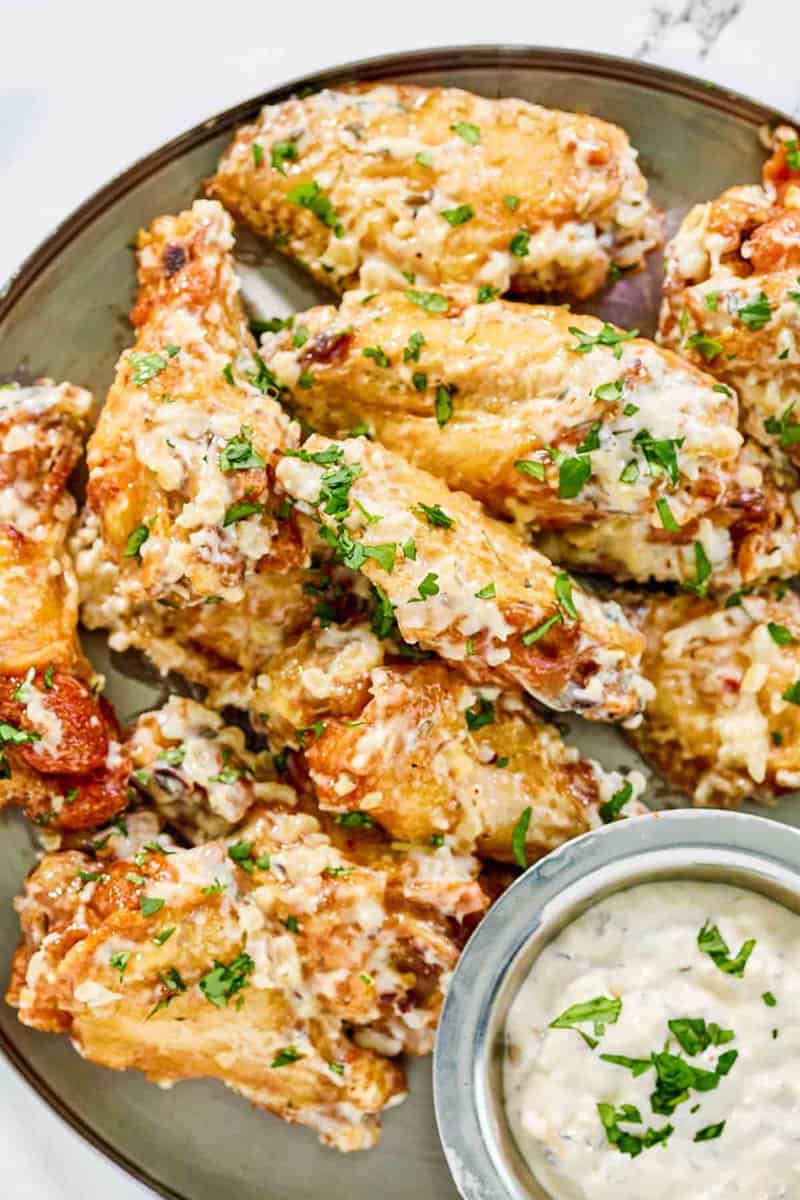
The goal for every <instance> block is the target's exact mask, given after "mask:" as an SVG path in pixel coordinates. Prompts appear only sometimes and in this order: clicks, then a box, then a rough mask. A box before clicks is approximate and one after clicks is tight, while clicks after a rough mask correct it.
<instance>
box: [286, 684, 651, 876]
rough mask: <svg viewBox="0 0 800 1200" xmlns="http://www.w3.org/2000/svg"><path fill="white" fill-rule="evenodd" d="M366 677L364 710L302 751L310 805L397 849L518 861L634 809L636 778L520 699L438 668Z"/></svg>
mask: <svg viewBox="0 0 800 1200" xmlns="http://www.w3.org/2000/svg"><path fill="white" fill-rule="evenodd" d="M369 682H370V696H369V700H368V703H366V704H365V705H364V707H363V708H361V709H360V711H358V712H357V713H355V714H352V715H351V717H350V719H347V720H345V719H343V718H341V717H339V718H337V717H333V718H329V719H327V720H326V721H325V722H324V726H323V728H322V729H321V730H320V732H319V735H318V736H316V737H314V738H312V739H309V744H308V746H307V748H306V750H305V758H306V761H307V763H308V767H309V771H310V777H311V781H312V783H313V784H314V787H315V789H316V795H317V799H318V801H319V804H320V807H321V808H322V809H323V810H326V811H331V812H337V813H339V816H338V818H337V820H338V821H340V822H341V823H342V824H344V825H345V826H350V827H355V828H359V827H363V825H365V824H368V823H369V822H370V821H373V820H374V821H377V822H378V823H379V824H380V825H381V826H382V827H383V828H384V829H386V830H388V832H389V833H390V834H391V835H392V837H393V838H395V839H398V840H399V841H400V842H405V843H410V844H417V845H422V846H428V847H430V846H432V845H433V846H436V845H441V844H445V843H446V844H447V845H449V846H450V847H452V849H453V850H454V851H456V852H458V853H462V854H463V853H477V854H480V855H481V856H483V857H487V858H495V859H499V860H501V861H505V862H515V861H516V862H517V863H519V864H520V865H522V863H524V862H532V861H533V860H534V859H536V858H539V857H540V856H541V855H543V854H547V853H548V852H549V851H550V850H553V849H555V847H556V846H560V845H561V844H562V842H565V841H567V840H568V839H569V838H572V837H577V836H578V835H579V834H581V833H585V832H587V830H588V829H590V828H591V827H592V826H593V825H594V824H599V823H600V821H601V820H603V819H605V820H611V819H614V817H615V816H617V815H620V814H621V815H628V813H629V812H633V811H636V812H639V811H643V810H642V809H641V807H637V806H636V804H635V803H634V804H631V805H629V806H628V805H627V802H628V801H635V799H636V797H637V795H638V793H639V791H640V790H641V785H642V783H643V780H641V777H638V776H637V777H636V779H635V780H631V781H630V782H628V781H626V780H624V779H623V778H622V777H621V776H620V775H619V774H618V773H617V772H610V773H607V772H604V771H603V770H602V768H600V767H599V766H598V765H597V764H596V763H593V762H589V761H586V760H582V759H581V758H580V757H579V755H578V752H577V750H574V749H572V748H569V747H567V746H566V745H565V744H564V742H563V741H562V739H561V737H560V735H559V733H558V732H557V731H556V729H555V728H553V726H551V725H548V724H547V723H546V722H544V721H542V720H541V718H539V717H537V716H536V715H535V714H534V713H533V712H532V710H531V709H530V707H529V706H528V705H527V704H526V703H525V702H524V700H523V698H522V697H521V696H520V695H519V694H518V693H516V694H514V693H509V692H506V693H502V692H501V693H499V694H498V693H497V691H496V689H493V688H490V689H484V690H481V689H473V688H472V687H470V685H469V684H467V683H465V682H464V680H463V679H461V678H459V676H458V675H457V674H456V673H455V672H454V671H453V670H452V669H451V668H449V667H447V666H446V665H445V664H444V663H441V662H428V663H421V664H419V665H406V666H387V667H379V668H376V669H374V670H372V671H371V673H370V681H369ZM612 797H616V800H615V803H614V804H610V803H609V802H610V801H611V800H612ZM598 813H599V814H600V815H599V816H598Z"/></svg>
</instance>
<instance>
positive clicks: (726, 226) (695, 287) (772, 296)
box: [659, 126, 800, 465]
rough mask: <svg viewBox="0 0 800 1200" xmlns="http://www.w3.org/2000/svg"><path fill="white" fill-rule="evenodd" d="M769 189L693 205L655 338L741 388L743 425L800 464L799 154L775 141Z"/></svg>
mask: <svg viewBox="0 0 800 1200" xmlns="http://www.w3.org/2000/svg"><path fill="white" fill-rule="evenodd" d="M774 147H775V148H774V153H773V156H772V158H771V159H770V160H769V161H768V162H767V163H766V164H765V168H764V185H763V186H757V185H751V186H743V187H734V188H730V189H729V190H728V191H726V192H724V193H723V194H722V195H721V196H720V197H718V198H717V199H716V200H713V201H710V202H708V203H705V204H697V205H695V206H694V208H692V209H691V210H690V212H689V213H688V215H687V216H686V217H685V218H684V221H683V224H682V225H681V227H680V229H679V230H678V232H677V234H676V235H675V237H674V238H673V239H672V241H671V242H670V243H669V245H668V247H667V251H666V271H667V273H666V279H665V283H664V301H663V304H662V309H661V320H660V328H659V338H660V340H661V341H662V342H663V343H664V345H668V346H672V347H673V348H674V349H676V350H678V351H679V352H680V353H681V354H682V355H684V356H685V357H686V358H687V359H689V360H691V361H692V362H694V363H696V364H697V365H699V366H701V367H702V368H703V369H704V370H706V371H708V372H710V373H711V374H712V375H715V376H716V377H717V378H718V379H719V380H721V381H722V383H723V384H724V385H728V386H731V387H733V388H736V390H737V392H738V394H739V401H740V406H741V426H742V429H743V430H744V431H746V432H747V433H749V434H750V435H751V436H752V437H754V438H756V439H757V440H758V441H759V442H761V444H762V445H763V446H764V447H765V448H766V449H767V450H768V451H769V452H770V453H773V454H775V455H776V457H777V458H778V460H780V459H782V458H783V457H784V456H788V457H789V458H790V459H792V460H793V461H794V462H795V464H796V465H800V412H797V411H796V405H797V402H798V400H800V339H799V338H798V335H799V334H800V282H798V277H799V276H800V152H798V142H797V134H796V132H795V131H794V130H792V129H789V128H788V127H785V126H784V127H781V128H780V129H778V130H777V131H776V133H775V140H774Z"/></svg>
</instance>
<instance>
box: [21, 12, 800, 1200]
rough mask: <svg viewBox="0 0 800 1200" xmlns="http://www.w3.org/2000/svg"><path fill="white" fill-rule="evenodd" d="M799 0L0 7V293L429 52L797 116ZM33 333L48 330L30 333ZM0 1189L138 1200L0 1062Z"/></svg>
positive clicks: (51, 1196)
mask: <svg viewBox="0 0 800 1200" xmlns="http://www.w3.org/2000/svg"><path fill="white" fill-rule="evenodd" d="M798 34H800V3H798V0H649V2H642V0H603V2H602V3H598V2H597V0H571V2H570V3H561V4H558V3H552V0H551V2H549V3H546V4H545V3H543V2H542V0H491V3H488V4H487V3H486V2H485V0H402V2H399V0H398V2H397V3H395V4H389V3H386V2H384V3H381V2H380V0H338V2H337V0H304V2H303V3H302V4H296V5H290V4H286V3H283V4H277V3H275V0H260V2H259V3H258V4H256V3H253V0H225V2H224V3H217V4H212V3H209V2H208V0H136V3H135V4H133V5H131V4H126V5H124V6H123V5H122V4H120V3H118V2H117V0H69V2H66V0H0V105H2V107H1V108H0V114H1V116H2V119H0V164H2V166H0V175H1V176H2V183H3V187H2V206H3V218H4V221H3V228H4V229H5V231H6V232H5V234H4V236H3V237H2V239H0V280H2V279H4V278H5V277H6V276H7V275H9V274H10V273H11V272H12V271H13V270H14V268H15V267H16V266H17V265H18V264H19V262H20V261H21V260H22V259H23V258H24V257H25V255H26V254H28V252H29V251H30V250H32V249H33V248H34V247H35V246H36V244H37V243H38V241H39V240H40V239H41V238H42V237H43V236H44V235H45V234H46V233H48V232H49V231H50V230H51V229H52V228H53V226H54V225H55V224H56V223H57V222H58V221H59V220H61V219H62V218H63V217H64V216H65V215H67V214H68V213H69V212H70V210H71V209H72V208H73V207H75V205H77V204H78V203H79V202H80V201H81V200H83V199H84V198H85V197H86V196H87V195H88V194H89V193H90V192H91V191H93V190H94V189H95V188H97V187H99V186H100V185H101V184H102V183H104V182H105V181H106V180H107V179H109V178H110V177H111V176H112V175H114V174H115V173H116V172H118V171H119V170H121V169H122V168H124V167H126V166H127V165H128V164H129V163H131V162H133V161H134V160H135V159H137V158H139V157H140V156H141V155H142V154H145V153H146V152H147V151H149V150H151V149H153V148H154V147H156V146H158V145H159V144H160V143H161V142H164V141H166V140H167V139H169V138H171V137H173V136H174V135H175V134H178V133H180V132H181V131H182V130H183V129H185V128H187V127H188V126H190V125H193V124H195V123H196V122H198V121H200V120H202V119H203V118H204V117H206V116H208V115H210V114H212V113H214V112H216V111H218V110H219V109H222V108H226V107H227V106H229V105H231V104H233V103H235V102H236V101H238V100H242V99H245V98H246V97H247V96H250V95H253V94H255V93H257V92H261V91H264V90H265V89H266V88H268V87H270V86H272V85H273V84H277V83H279V82H281V81H283V80H286V79H290V78H292V77H294V76H296V75H300V74H304V73H307V72H309V71H313V70H315V69H318V68H321V67H325V66H330V65H334V64H336V63H337V62H345V61H348V60H350V59H356V58H362V57H366V56H369V55H375V54H381V53H389V52H392V51H397V50H408V49H418V48H421V47H427V46H437V45H438V46H441V45H455V44H459V43H460V44H468V43H481V42H482V43H499V42H502V43H518V44H524V43H527V44H539V45H549V46H569V47H573V48H576V49H587V50H589V49H590V50H596V51H603V52H606V53H613V54H621V55H629V56H632V57H637V58H642V59H646V60H648V61H651V62H657V63H661V64H663V65H666V66H670V67H674V68H677V69H679V70H684V71H688V72H692V73H695V74H698V75H703V76H704V77H706V78H708V79H710V80H713V81H714V82H717V83H721V84H725V85H727V86H729V87H733V88H736V89H738V90H739V91H742V92H747V93H750V94H751V95H753V96H756V97H758V98H759V99H761V100H764V101H766V102H768V103H771V104H774V105H776V106H777V107H779V108H783V109H784V110H786V111H788V112H790V113H793V114H796V115H798V116H800V72H798V70H797V61H798V60H797V46H798ZM43 336H44V337H46V333H43ZM0 1110H1V1111H2V1118H1V1119H0V1194H2V1195H3V1196H4V1197H8V1200H84V1198H85V1197H86V1198H88V1197H94V1196H96V1195H98V1194H102V1195H104V1196H110V1197H113V1198H114V1200H146V1197H148V1196H150V1195H151V1193H150V1192H149V1191H148V1190H147V1189H145V1188H142V1187H140V1186H139V1185H138V1184H136V1183H134V1182H133V1181H132V1180H130V1179H129V1178H128V1177H127V1176H125V1175H124V1174H122V1173H121V1172H120V1171H118V1170H117V1169H116V1168H115V1167H114V1166H113V1165H112V1164H110V1163H108V1162H107V1161H106V1160H105V1159H103V1158H102V1157H101V1156H100V1155H99V1154H97V1153H96V1152H95V1151H94V1150H93V1149H91V1148H90V1147H88V1146H86V1145H84V1144H83V1143H82V1142H81V1141H80V1140H79V1139H78V1138H77V1136H76V1135H74V1134H73V1133H72V1132H71V1130H69V1129H68V1128H67V1127H66V1126H65V1125H63V1124H62V1123H61V1121H60V1120H59V1118H58V1117H56V1116H55V1115H54V1114H53V1113H51V1112H50V1111H49V1110H48V1109H47V1108H46V1107H45V1105H44V1104H43V1103H42V1101H40V1100H39V1099H38V1097H37V1096H35V1095H34V1094H33V1093H32V1092H31V1091H30V1090H29V1089H28V1087H27V1085H26V1084H24V1083H23V1082H22V1081H21V1080H20V1079H19V1078H18V1077H17V1076H16V1075H15V1074H14V1072H13V1071H12V1069H11V1068H10V1067H9V1066H8V1065H7V1064H6V1063H5V1062H4V1061H0Z"/></svg>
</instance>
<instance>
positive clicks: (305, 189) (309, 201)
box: [286, 180, 344, 237]
mask: <svg viewBox="0 0 800 1200" xmlns="http://www.w3.org/2000/svg"><path fill="white" fill-rule="evenodd" d="M286 199H287V200H288V201H289V203H290V204H296V205H298V206H299V207H300V208H305V209H308V211H309V212H311V213H313V214H314V216H315V217H316V218H317V220H318V221H321V222H322V224H323V225H325V226H327V228H328V229H332V230H333V232H334V235H335V236H336V237H342V236H343V235H344V226H343V225H342V223H341V221H340V220H339V218H338V216H337V215H336V210H335V209H334V207H333V204H332V203H331V199H330V196H328V194H327V193H326V192H324V191H323V189H322V188H321V187H320V186H319V184H318V183H317V182H316V180H312V181H311V182H310V183H298V185H297V187H293V188H292V189H291V191H289V192H287V193H286Z"/></svg>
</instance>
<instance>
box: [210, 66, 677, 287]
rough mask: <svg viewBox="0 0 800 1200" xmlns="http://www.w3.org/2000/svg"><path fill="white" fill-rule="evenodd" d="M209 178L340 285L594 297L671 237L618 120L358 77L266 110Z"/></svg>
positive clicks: (267, 233)
mask: <svg viewBox="0 0 800 1200" xmlns="http://www.w3.org/2000/svg"><path fill="white" fill-rule="evenodd" d="M207 187H208V192H209V194H210V195H212V196H214V197H216V198H217V199H219V200H221V201H222V202H223V204H224V205H225V206H226V208H228V209H229V210H230V211H231V212H232V213H234V214H235V215H236V216H237V218H239V219H241V220H242V221H244V222H245V223H246V224H248V225H250V226H251V227H252V228H253V229H254V230H255V231H256V232H257V233H259V234H261V235H262V236H264V237H266V238H269V239H270V240H271V241H272V243H273V244H274V245H275V246H276V247H278V248H279V249H280V250H282V251H283V252H284V253H286V254H288V255H290V256H292V257H293V258H295V259H296V260H298V261H299V262H300V263H301V264H302V265H303V266H304V267H305V268H306V269H307V270H309V271H310V272H311V273H312V274H313V275H314V276H315V278H316V279H318V280H319V281H320V282H321V283H323V284H325V285H326V286H327V287H330V288H333V289H335V290H336V291H339V292H343V291H346V290H347V289H348V288H350V287H354V286H356V285H357V284H360V285H362V286H364V287H367V288H383V287H387V286H390V285H397V284H399V285H400V286H403V281H404V280H409V279H411V281H412V283H413V282H416V284H417V285H419V286H421V287H429V286H438V285H439V284H440V283H469V284H472V285H474V286H476V287H478V286H483V287H484V288H486V289H488V290H489V292H492V293H495V294H496V293H497V292H505V291H508V290H509V289H511V290H513V291H517V292H531V291H565V292H570V293H572V294H573V295H575V296H578V297H585V296H589V295H591V293H593V292H596V291H597V290H598V289H599V288H601V287H602V286H603V285H604V283H605V282H606V280H607V278H608V275H609V271H610V269H611V267H612V265H614V266H616V267H618V268H630V267H637V266H640V265H641V263H642V261H643V257H644V254H645V253H646V251H648V250H650V249H651V248H652V247H653V246H655V245H657V244H658V243H659V241H660V240H661V230H660V223H659V219H658V217H657V215H656V213H655V212H654V210H653V208H652V206H651V204H650V201H649V200H648V196H647V183H646V181H645V179H644V177H643V175H642V174H641V172H640V171H639V168H638V167H637V165H636V152H635V151H634V150H633V149H632V148H631V146H630V143H629V142H628V138H627V136H626V135H625V133H624V132H623V131H622V130H621V129H619V128H618V127H617V126H615V125H609V124H608V123H607V122H605V121H601V120H598V119H597V118H596V117H590V116H585V115H579V114H576V113H564V112H557V111H553V110H550V109H546V108H542V107H540V106H538V105H535V104H529V103H527V102H526V101H524V100H513V99H499V100H498V99H494V100H490V99H485V98H483V97H481V96H475V95H472V94H470V93H469V92H464V91H460V90H459V89H456V88H422V87H413V86H409V85H403V84H401V85H395V84H385V83H372V84H350V85H347V86H343V87H338V88H336V89H335V90H331V89H325V90H323V91H321V92H317V93H315V94H314V95H311V96H305V97H303V98H302V99H301V98H295V99H290V100H285V101H283V102H282V103H280V104H275V105H271V106H268V107H266V108H264V109H263V110H262V112H261V115H260V116H259V117H258V118H257V119H256V120H255V121H254V122H253V124H251V125H246V126H243V127H242V128H241V129H240V130H239V131H238V132H237V134H236V136H235V138H234V140H233V143H232V144H231V146H230V147H229V149H228V151H227V152H226V154H225V155H224V157H223V159H222V161H221V163H220V165H219V168H218V171H217V173H216V175H214V176H213V178H212V179H211V180H210V181H209V183H208V185H207Z"/></svg>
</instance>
